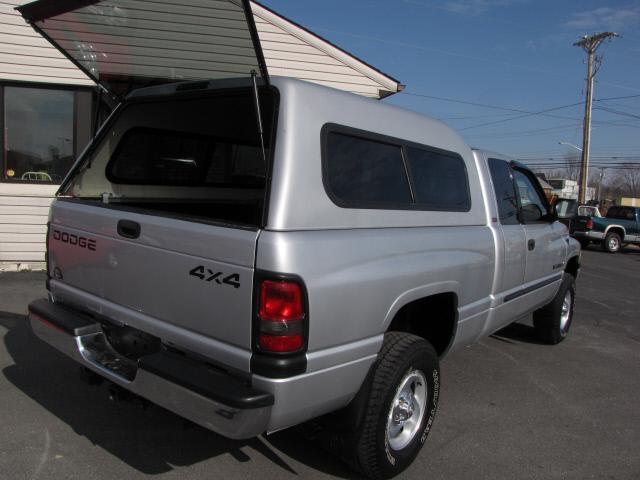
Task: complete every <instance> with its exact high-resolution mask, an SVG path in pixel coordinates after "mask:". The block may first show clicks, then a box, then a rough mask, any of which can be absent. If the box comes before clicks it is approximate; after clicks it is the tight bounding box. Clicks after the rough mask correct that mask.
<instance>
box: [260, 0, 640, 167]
mask: <svg viewBox="0 0 640 480" xmlns="http://www.w3.org/2000/svg"><path fill="white" fill-rule="evenodd" d="M262 3H263V4H265V5H266V6H268V7H270V8H272V9H274V10H276V11H277V12H279V13H281V14H283V15H285V16H287V17H289V18H291V19H292V20H294V21H297V22H299V23H301V24H302V25H304V26H305V27H307V28H309V29H311V30H312V31H314V32H316V33H318V34H320V35H322V36H324V37H325V38H327V39H329V40H330V41H332V42H333V43H336V44H337V45H339V46H340V47H342V48H344V49H345V50H348V51H349V52H351V53H353V54H355V55H357V56H359V57H360V58H362V59H364V60H365V61H367V62H368V63H371V64H372V65H374V66H375V67H377V68H379V69H380V70H382V71H384V72H385V73H388V74H389V75H391V76H393V77H395V78H397V79H398V80H400V81H401V82H402V83H404V84H406V85H407V89H406V92H407V93H405V94H398V95H394V96H393V97H391V98H390V99H388V100H385V101H387V102H390V103H394V104H396V105H401V106H403V107H406V108H409V109H413V110H417V111H419V112H421V113H424V114H427V115H430V116H433V117H436V118H440V119H442V120H443V121H445V122H446V123H448V124H449V125H451V126H452V127H454V128H455V129H456V130H457V131H459V132H460V133H461V134H462V135H464V137H465V138H466V139H467V141H468V142H469V143H470V144H471V145H473V146H479V147H483V148H488V149H491V150H495V151H500V152H504V153H508V154H511V155H515V156H517V157H518V158H531V159H538V158H549V157H555V158H559V157H562V156H563V155H565V154H566V153H570V152H571V149H570V147H566V146H562V145H558V142H559V141H566V142H571V143H574V144H576V145H579V146H580V145H581V142H582V130H581V129H582V127H581V122H582V120H581V119H582V117H583V115H584V106H583V105H576V106H573V107H569V108H563V109H559V110H555V111H553V112H549V113H550V114H551V115H556V116H560V117H564V118H556V117H549V116H540V115H535V116H529V117H526V118H522V119H518V120H508V121H504V120H506V119H509V118H510V117H513V116H516V115H518V113H514V112H508V111H505V110H498V109H491V108H483V107H476V106H471V105H466V104H461V103H454V102H447V101H441V100H435V99H428V98H424V97H419V96H416V95H411V94H412V93H413V94H423V95H431V96H438V97H443V98H448V99H453V100H461V101H468V102H474V103H482V104H488V105H493V106H499V107H505V108H511V109H515V110H523V111H528V112H538V111H541V110H545V109H551V108H554V107H560V106H564V105H569V104H574V103H578V102H582V101H583V100H584V90H585V88H586V87H585V77H586V66H585V65H584V60H585V58H586V55H585V54H584V52H583V51H582V50H581V49H579V48H578V47H574V46H572V44H573V43H574V42H575V41H577V40H578V39H579V38H580V37H581V36H582V35H584V34H591V33H594V32H596V31H603V30H612V31H615V32H617V33H619V34H620V35H621V38H617V39H614V40H613V41H612V42H610V43H608V44H603V45H602V47H601V48H600V50H599V53H603V54H604V62H603V64H602V67H601V69H600V71H599V73H598V74H597V76H596V82H597V83H596V87H595V98H597V99H600V98H601V99H606V98H610V97H622V96H632V95H638V96H636V97H634V98H625V99H617V100H608V101H602V102H596V103H595V104H594V105H595V106H598V107H606V108H608V109H613V110H616V111H618V112H622V113H626V114H630V115H635V116H637V117H639V118H634V117H633V116H625V115H620V114H614V113H612V112H606V111H604V110H600V109H596V110H594V113H593V119H594V124H593V127H594V129H593V133H592V155H593V156H596V155H597V156H618V157H619V158H620V157H631V156H635V157H636V159H637V158H638V156H640V1H613V0H611V1H595V0H580V1H578V0H443V1H436V0H322V1H317V0H262ZM498 122H499V123H498ZM486 123H492V124H491V125H484V126H479V125H481V124H486ZM533 161H535V160H533Z"/></svg>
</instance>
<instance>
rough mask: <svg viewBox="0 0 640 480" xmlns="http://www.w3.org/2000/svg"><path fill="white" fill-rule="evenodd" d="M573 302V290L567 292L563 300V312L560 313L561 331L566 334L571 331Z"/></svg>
mask: <svg viewBox="0 0 640 480" xmlns="http://www.w3.org/2000/svg"><path fill="white" fill-rule="evenodd" d="M572 300H573V294H572V293H571V290H567V293H565V294H564V299H563V300H562V312H561V313H560V331H561V332H562V333H566V331H567V330H568V329H569V321H570V320H571V303H572Z"/></svg>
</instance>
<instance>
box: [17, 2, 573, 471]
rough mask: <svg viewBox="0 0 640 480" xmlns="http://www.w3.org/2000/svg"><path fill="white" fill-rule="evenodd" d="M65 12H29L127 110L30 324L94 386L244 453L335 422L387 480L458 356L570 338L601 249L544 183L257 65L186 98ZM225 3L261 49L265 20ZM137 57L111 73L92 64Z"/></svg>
mask: <svg viewBox="0 0 640 480" xmlns="http://www.w3.org/2000/svg"><path fill="white" fill-rule="evenodd" d="M61 3H62V2H57V3H55V4H54V2H49V1H40V2H35V3H32V4H29V5H27V6H25V7H21V12H22V13H23V15H24V16H25V18H27V19H28V20H29V21H30V22H31V23H32V24H33V25H34V27H36V29H37V30H38V31H40V32H41V33H43V34H45V35H46V36H47V38H49V39H50V40H51V41H52V43H54V45H56V46H58V47H59V48H60V49H61V50H62V51H63V52H64V53H65V54H66V55H68V56H69V57H70V58H72V59H74V60H75V61H76V62H77V63H78V64H79V65H80V66H82V67H83V68H84V69H85V71H86V72H87V74H89V75H91V76H92V77H93V78H95V79H96V81H98V82H99V83H100V84H101V85H102V86H103V87H105V89H108V91H109V92H110V94H111V95H113V96H114V97H115V98H118V100H119V105H118V106H117V108H116V109H115V111H114V112H113V113H112V114H111V116H110V118H109V119H108V120H107V121H106V123H105V124H104V126H103V127H102V128H101V129H100V131H99V132H98V133H97V135H96V137H95V138H94V140H93V142H92V143H91V144H90V146H89V147H88V148H87V150H86V151H85V152H84V153H83V154H82V155H81V156H80V157H79V159H78V161H77V162H76V164H75V165H74V167H73V168H72V170H71V172H70V174H69V175H68V177H67V178H66V179H65V180H64V182H63V184H62V185H61V187H60V190H59V192H58V195H57V199H56V200H55V202H54V203H53V205H52V207H51V213H50V219H49V228H48V235H47V243H48V248H47V250H48V252H47V262H48V265H47V276H48V279H47V288H48V290H49V297H48V299H42V300H38V301H35V302H33V303H32V304H31V305H30V306H29V311H30V321H31V325H32V327H33V330H34V332H35V333H36V335H37V336H38V337H40V338H41V339H43V340H44V341H45V342H48V343H49V344H50V345H52V346H53V347H55V348H57V349H59V350H60V351H61V352H64V353H65V354H67V355H69V356H70V357H71V358H72V359H74V360H75V361H76V362H78V363H79V364H80V365H81V366H83V367H84V368H85V370H86V371H88V372H92V373H91V374H92V375H97V376H99V377H100V378H103V379H106V380H108V381H109V383H110V384H111V385H112V386H117V388H121V389H126V390H128V391H130V392H133V393H134V394H137V395H139V396H141V397H143V398H146V399H148V400H150V401H152V402H154V403H156V404H159V405H161V406H163V407H165V408H167V409H169V410H172V411H173V412H176V413H177V414H179V415H182V416H184V417H186V418H187V419H190V420H191V421H193V422H196V423H198V424H200V425H202V426H204V427H206V428H208V429H211V430H213V431H215V432H218V433H220V434H222V435H225V436H227V437H231V438H237V439H243V438H249V437H252V436H255V435H259V434H262V433H264V432H267V433H269V432H274V431H277V430H280V429H283V428H287V427H290V426H293V425H297V424H301V423H303V422H307V421H309V420H311V419H318V418H319V419H320V420H319V424H321V425H323V426H324V428H326V429H327V430H329V431H331V435H333V436H334V437H333V438H334V439H338V440H335V441H334V442H333V444H334V445H336V444H337V445H339V449H338V450H340V452H341V454H342V455H343V457H344V458H345V459H346V460H347V461H348V462H349V463H350V464H351V465H352V466H353V467H354V468H356V469H358V470H360V471H361V472H362V473H363V474H365V475H367V476H369V477H371V478H388V477H391V476H393V475H396V474H397V473H399V472H401V471H402V470H403V469H404V468H406V467H407V466H408V465H409V464H410V463H411V461H412V460H413V459H414V457H415V456H416V455H417V453H418V452H419V450H420V448H421V446H422V444H423V443H424V441H425V439H426V437H427V434H428V433H429V431H430V429H431V427H432V424H433V421H434V416H435V413H436V408H437V406H438V403H439V401H440V385H441V378H440V369H439V363H440V361H441V360H442V358H443V357H444V356H445V355H446V354H448V353H450V352H452V351H454V350H455V349H456V348H459V347H462V346H465V345H469V344H472V343H473V342H476V341H477V340H479V339H481V338H482V337H484V336H486V335H489V334H491V333H493V332H495V331H496V330H498V329H500V328H503V327H504V326H506V325H508V324H510V323H512V322H514V321H516V320H518V319H520V318H522V317H523V316H526V315H528V314H530V313H532V312H533V318H534V325H535V330H536V332H537V333H538V334H539V335H540V337H541V338H542V339H544V340H545V341H547V342H549V343H558V342H560V341H561V340H562V339H563V338H564V337H565V336H566V335H567V333H568V331H569V327H570V325H571V320H572V315H573V302H574V294H575V278H576V276H577V274H578V270H579V266H580V248H579V245H578V243H577V242H576V241H575V240H573V239H571V238H569V235H568V232H567V229H566V227H565V226H563V225H562V224H560V223H559V222H557V221H556V215H555V212H554V211H553V210H552V209H551V208H550V207H549V204H548V202H547V200H546V198H545V196H544V194H543V191H542V189H541V188H540V185H539V183H538V181H537V180H536V177H535V176H534V175H533V174H532V173H531V172H530V171H529V170H528V169H527V168H526V167H524V166H523V165H521V164H518V163H516V162H514V161H511V160H510V159H509V158H506V157H503V156H501V155H497V154H492V153H487V152H482V151H474V150H472V149H470V148H469V147H468V146H467V145H466V144H465V142H464V141H463V140H462V139H461V137H460V136H458V135H457V134H456V133H455V132H454V131H452V130H451V129H450V128H448V127H446V126H445V125H443V124H442V123H439V122H437V121H435V120H432V119H429V118H426V117H424V116H422V115H419V114H417V113H413V112H410V111H407V110H403V109H401V108H397V107H394V106H391V105H388V104H384V103H381V102H377V101H373V100H370V99H366V98H362V97H359V96H356V95H353V94H348V93H344V92H340V91H337V90H332V89H329V88H325V87H322V86H318V85H314V84H310V83H306V82H303V81H296V80H292V79H286V78H277V77H274V78H270V77H269V76H268V72H266V70H265V69H264V61H263V58H262V57H261V52H260V51H259V48H258V47H255V44H254V49H253V50H251V51H252V52H253V54H254V55H255V57H254V58H253V61H255V66H253V65H250V64H251V62H248V67H252V68H251V70H246V72H247V74H246V75H244V76H242V75H240V74H239V73H238V72H235V73H234V76H235V77H242V78H235V79H229V78H223V77H224V76H223V75H220V78H218V79H214V80H206V79H204V78H203V79H202V80H197V81H188V82H180V83H173V82H174V79H175V77H172V76H170V75H167V76H166V77H162V69H160V68H156V69H155V70H150V67H148V66H147V64H145V63H144V62H142V61H141V60H139V59H140V58H142V57H143V55H142V54H140V53H139V51H138V50H136V49H141V50H140V51H142V49H144V48H147V47H144V46H140V45H138V44H135V43H131V44H128V43H127V42H133V40H131V38H133V37H131V38H129V37H124V36H123V35H124V34H123V33H122V32H120V33H118V31H117V25H118V23H117V21H122V17H123V16H125V17H126V14H127V10H126V9H125V8H121V9H119V10H117V11H116V9H113V8H107V6H105V7H104V8H103V9H102V10H100V9H96V8H94V7H95V5H89V6H87V4H96V3H97V4H100V2H86V1H82V2H80V1H78V2H65V5H59V4H61ZM67 3H68V5H67ZM105 3H106V2H105ZM112 3H117V2H109V4H112ZM192 3H193V2H192ZM200 3H202V2H200ZM213 3H214V4H225V8H226V10H225V11H226V12H235V13H237V14H238V15H243V16H241V17H238V18H240V19H241V20H238V24H240V25H242V24H243V22H244V25H245V26H246V31H244V34H245V35H246V38H247V39H251V38H254V33H255V32H253V29H254V28H255V26H253V25H252V24H251V20H250V15H246V13H247V11H246V8H247V6H246V2H243V3H240V2H235V1H230V0H229V1H222V0H220V1H218V2H213ZM74 8H75V9H74ZM91 8H93V10H90V11H89V10H87V9H91ZM233 8H235V9H236V10H233ZM123 12H124V13H123ZM115 15H117V16H118V18H116V19H114V18H111V17H113V16H115ZM110 16H111V17H110ZM103 17H104V18H103ZM242 19H245V20H246V21H245V20H242ZM116 20H117V21H116ZM114 25H116V26H115V27H114ZM239 28H240V27H239ZM92 29H94V30H95V29H97V30H99V33H96V34H94V33H91V32H92ZM241 33H242V32H241ZM110 35H111V36H116V35H120V37H119V38H117V39H115V40H114V39H112V38H111V37H110ZM167 38H169V40H167V41H173V40H171V38H170V36H169V35H167ZM116 40H117V41H119V42H120V44H126V48H124V47H123V48H122V49H121V53H119V55H120V56H121V57H122V58H120V59H119V61H118V62H112V63H110V62H109V61H107V60H104V58H103V57H100V55H97V56H94V57H91V56H90V55H89V56H88V57H87V56H86V55H87V51H88V50H87V48H84V50H83V49H82V48H80V47H79V43H78V42H82V41H84V42H85V47H86V46H87V45H88V44H90V43H91V42H94V44H92V45H93V47H92V49H89V50H92V51H94V50H96V49H99V47H100V45H107V44H109V45H112V44H114V42H115V43H117V42H116ZM161 41H162V38H159V39H158V42H160V43H161ZM74 46H75V48H74ZM107 58H108V57H107ZM145 58H146V57H145ZM212 61H213V60H212ZM238 61H240V60H238ZM127 62H128V63H127ZM136 62H138V63H136ZM219 62H223V60H219ZM234 65H236V66H237V64H236V63H234ZM154 68H155V67H154ZM176 68H178V67H176ZM216 68H218V70H220V71H223V69H224V68H226V70H224V71H226V72H228V71H229V70H231V69H233V68H236V67H233V66H228V68H227V67H224V65H223V66H222V67H216ZM243 68H244V67H243ZM178 70H179V68H178ZM211 70H212V71H213V70H215V68H213V67H212V68H211ZM252 70H253V72H252ZM175 71H176V70H175V69H172V72H173V73H174V74H175ZM154 72H155V73H154ZM256 72H260V74H259V75H258V74H257V73H256ZM152 73H154V75H155V76H154V77H153V81H152V82H151V83H155V84H157V85H156V86H151V87H146V88H143V86H144V85H145V84H148V83H149V82H150V80H149V77H151V76H152ZM210 76H212V75H210ZM226 76H227V77H228V76H229V75H226ZM112 388H113V387H112ZM83 408H87V409H90V408H92V407H91V406H90V405H85V406H84V407H83Z"/></svg>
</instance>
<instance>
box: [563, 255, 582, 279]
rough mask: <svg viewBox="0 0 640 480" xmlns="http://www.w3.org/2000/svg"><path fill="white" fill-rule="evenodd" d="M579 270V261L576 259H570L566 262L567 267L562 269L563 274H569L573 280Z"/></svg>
mask: <svg viewBox="0 0 640 480" xmlns="http://www.w3.org/2000/svg"><path fill="white" fill-rule="evenodd" d="M579 270H580V260H579V258H578V257H571V258H570V259H569V261H568V262H567V266H566V268H565V269H564V271H565V272H567V273H569V274H570V275H571V276H573V278H577V277H578V271H579Z"/></svg>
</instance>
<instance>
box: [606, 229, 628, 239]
mask: <svg viewBox="0 0 640 480" xmlns="http://www.w3.org/2000/svg"><path fill="white" fill-rule="evenodd" d="M612 232H613V233H617V234H618V235H620V240H624V230H623V229H621V228H620V227H612V228H610V229H609V230H607V235H608V234H609V233H612Z"/></svg>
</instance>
